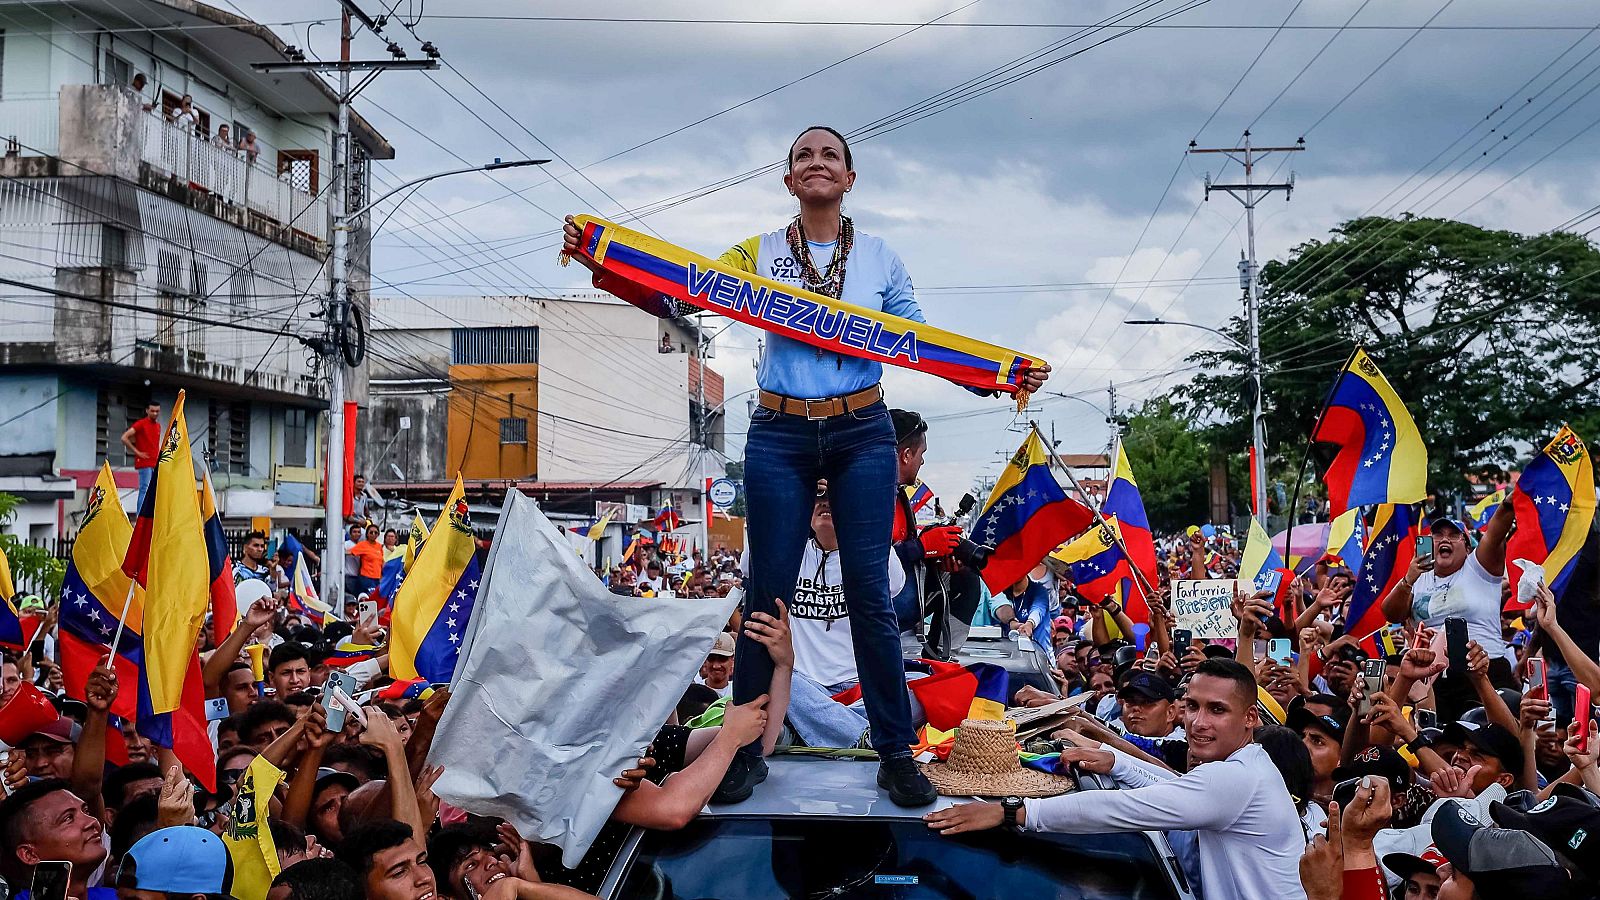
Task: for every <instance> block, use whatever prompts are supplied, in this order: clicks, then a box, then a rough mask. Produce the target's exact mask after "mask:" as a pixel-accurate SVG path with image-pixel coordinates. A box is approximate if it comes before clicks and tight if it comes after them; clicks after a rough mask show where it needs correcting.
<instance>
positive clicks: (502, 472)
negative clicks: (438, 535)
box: [358, 292, 725, 557]
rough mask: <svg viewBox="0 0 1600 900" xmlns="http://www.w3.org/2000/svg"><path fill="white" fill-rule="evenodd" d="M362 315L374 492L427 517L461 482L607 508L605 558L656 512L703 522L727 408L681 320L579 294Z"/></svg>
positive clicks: (364, 433)
mask: <svg viewBox="0 0 1600 900" xmlns="http://www.w3.org/2000/svg"><path fill="white" fill-rule="evenodd" d="M372 321H373V330H372V339H371V350H370V357H369V359H370V362H369V368H370V372H369V378H370V385H371V392H370V409H369V410H366V411H364V412H363V413H362V417H363V418H362V421H361V423H360V425H359V427H358V431H359V434H360V436H361V437H360V440H359V441H358V447H360V448H361V450H360V455H359V456H358V469H359V470H361V471H364V472H366V473H367V474H368V476H369V478H370V479H371V481H372V483H373V484H374V485H376V487H377V488H378V489H379V490H380V491H381V492H383V493H384V494H385V495H396V496H399V497H402V498H404V499H405V500H408V501H415V502H418V503H420V504H421V505H423V507H424V508H430V506H429V504H433V507H432V508H436V505H437V503H438V502H439V501H441V500H442V499H443V497H444V495H445V493H447V492H448V491H449V489H450V487H451V486H452V485H453V484H454V481H455V477H456V474H457V472H459V473H460V474H461V476H462V478H463V479H464V480H465V482H466V483H467V485H468V494H469V498H470V499H471V500H472V502H473V503H474V504H477V503H483V504H485V506H486V508H489V509H497V508H498V505H499V502H500V498H501V496H502V495H503V492H504V490H505V488H506V487H508V486H510V485H516V486H518V487H521V488H522V489H523V490H525V491H528V492H529V493H531V494H533V495H535V496H537V497H538V498H539V499H540V500H541V502H542V503H543V504H544V507H545V510H546V512H547V513H548V514H550V515H551V516H552V518H555V519H557V521H566V522H569V523H572V524H577V523H580V522H588V521H592V520H593V519H595V518H597V517H598V515H600V514H601V513H597V510H599V509H610V510H613V511H614V513H615V514H614V515H613V521H614V522H616V525H615V526H613V528H612V530H611V532H610V533H609V536H608V537H607V539H606V542H605V543H604V544H603V547H602V550H603V549H604V548H605V547H610V545H611V543H612V542H620V540H621V537H622V535H623V526H624V523H629V524H632V523H636V522H638V521H639V520H640V519H642V518H653V517H654V515H655V513H656V512H658V511H659V510H660V508H661V507H662V506H664V505H669V504H670V505H673V506H675V507H677V508H678V510H679V512H680V514H681V515H682V516H683V518H684V520H685V521H687V522H691V523H697V522H700V521H702V520H703V518H704V516H703V515H702V513H701V512H700V511H701V510H702V509H703V508H704V498H703V492H704V479H705V478H706V477H707V476H710V477H713V478H715V477H720V476H721V475H722V474H723V472H724V468H723V464H722V456H721V452H722V449H723V439H722V431H723V429H722V422H723V418H724V417H723V410H722V405H723V402H724V399H725V398H724V396H723V379H722V376H721V375H719V374H717V372H716V371H715V370H713V369H711V368H710V367H709V366H703V365H702V362H703V361H702V359H701V358H700V353H699V352H698V351H697V350H696V348H697V346H698V343H699V341H700V339H701V335H700V331H699V329H698V327H697V326H696V325H695V323H694V322H693V321H692V320H690V319H675V320H662V319H657V318H655V317H654V316H651V315H648V314H646V313H644V312H642V311H640V310H638V309H636V308H634V307H633V306H630V305H628V304H627V303H624V302H622V301H621V300H618V299H616V298H615V297H612V296H611V295H609V294H605V293H601V292H586V293H582V294H574V295H568V296H562V297H556V298H535V297H424V298H415V299H413V298H409V297H374V298H373V300H372ZM702 373H703V378H702ZM702 389H703V392H704V393H703V405H702ZM702 413H703V414H704V415H703V416H702ZM702 418H704V421H705V424H704V429H703V430H704V435H702V424H701V423H702ZM597 504H606V505H604V506H597ZM696 532H697V529H696V528H695V527H691V528H689V529H687V530H686V532H685V533H687V534H691V535H692V534H695V533H696ZM611 549H613V550H614V551H620V549H621V546H620V543H619V544H617V546H615V547H612V548H611ZM601 556H602V557H603V553H602V554H601Z"/></svg>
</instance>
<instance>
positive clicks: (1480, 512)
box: [1467, 488, 1510, 528]
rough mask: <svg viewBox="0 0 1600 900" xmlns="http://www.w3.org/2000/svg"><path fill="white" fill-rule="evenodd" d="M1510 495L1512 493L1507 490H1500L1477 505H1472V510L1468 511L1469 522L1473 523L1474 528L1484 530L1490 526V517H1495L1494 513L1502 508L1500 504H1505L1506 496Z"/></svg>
mask: <svg viewBox="0 0 1600 900" xmlns="http://www.w3.org/2000/svg"><path fill="white" fill-rule="evenodd" d="M1509 493H1510V491H1508V490H1507V489H1506V488H1500V489H1499V490H1497V491H1495V492H1494V493H1492V494H1490V495H1488V496H1487V497H1484V498H1483V499H1482V500H1479V501H1478V502H1477V503H1474V504H1472V506H1471V508H1469V509H1468V510H1467V520H1468V521H1470V522H1471V523H1472V527H1474V528H1482V527H1483V526H1485V525H1488V524H1489V517H1490V516H1493V515H1494V511H1495V510H1497V509H1499V508H1500V504H1501V503H1504V502H1505V499H1506V495H1507V494H1509Z"/></svg>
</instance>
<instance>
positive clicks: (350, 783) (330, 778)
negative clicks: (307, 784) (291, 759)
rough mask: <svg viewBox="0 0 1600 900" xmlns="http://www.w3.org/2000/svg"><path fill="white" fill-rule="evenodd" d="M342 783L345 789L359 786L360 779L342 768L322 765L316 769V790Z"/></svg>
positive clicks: (353, 788)
mask: <svg viewBox="0 0 1600 900" xmlns="http://www.w3.org/2000/svg"><path fill="white" fill-rule="evenodd" d="M335 784H342V785H344V786H345V788H346V789H347V790H352V791H353V790H355V789H356V788H358V787H361V779H359V778H357V777H356V776H354V775H351V774H350V773H349V772H346V771H344V770H342V769H331V768H329V767H327V766H323V767H321V768H319V769H317V782H316V785H315V787H316V790H318V791H320V790H322V789H323V788H324V787H327V786H329V785H335Z"/></svg>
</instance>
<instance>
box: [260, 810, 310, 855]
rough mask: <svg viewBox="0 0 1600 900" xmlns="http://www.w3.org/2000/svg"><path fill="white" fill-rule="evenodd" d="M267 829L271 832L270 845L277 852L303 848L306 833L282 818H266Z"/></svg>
mask: <svg viewBox="0 0 1600 900" xmlns="http://www.w3.org/2000/svg"><path fill="white" fill-rule="evenodd" d="M267 829H268V830H270V831H271V832H272V845H273V846H274V847H277V848H278V852H280V853H282V852H284V851H285V850H287V851H290V852H293V851H295V850H304V849H305V846H306V833H305V832H304V831H301V830H300V829H299V828H298V827H296V826H294V825H291V824H289V823H288V822H285V821H284V820H282V819H275V818H270V817H269V818H268V819H267Z"/></svg>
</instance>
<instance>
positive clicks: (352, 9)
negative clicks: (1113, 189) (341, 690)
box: [250, 0, 439, 612]
mask: <svg viewBox="0 0 1600 900" xmlns="http://www.w3.org/2000/svg"><path fill="white" fill-rule="evenodd" d="M339 5H340V6H341V7H342V8H343V9H342V12H341V15H340V17H339V18H340V22H339V59H338V61H337V62H332V61H330V62H321V61H307V60H306V59H305V56H304V54H301V53H295V54H292V55H291V58H290V59H288V60H285V61H282V62H259V63H251V64H250V68H252V69H255V70H256V71H258V72H330V71H331V72H337V73H338V76H339V117H338V127H337V129H336V130H335V132H334V135H333V172H332V176H333V184H332V192H333V197H332V202H331V203H330V204H329V208H328V211H329V213H330V214H331V215H332V217H333V229H332V230H333V235H332V239H331V242H330V246H329V257H328V302H327V304H326V305H325V306H324V309H323V315H324V321H325V322H326V323H327V329H328V330H327V336H326V337H325V338H323V339H322V340H321V342H320V345H321V350H322V355H323V357H324V360H325V362H326V363H327V366H328V444H327V448H328V449H327V468H326V470H325V471H326V473H327V480H326V484H325V485H324V488H323V498H322V499H323V506H322V515H323V525H322V528H323V531H325V532H326V533H327V545H326V546H324V547H323V553H322V584H321V585H320V588H321V591H322V597H323V600H324V602H326V603H327V604H328V605H329V606H331V607H333V608H334V609H335V610H339V611H341V612H342V610H343V609H344V604H343V603H341V602H339V598H341V597H342V596H343V594H344V584H343V579H342V575H343V573H344V564H343V562H342V560H343V558H344V553H343V546H344V536H343V535H344V503H343V501H344V484H345V480H346V479H347V478H348V477H349V473H347V472H345V470H344V453H343V445H344V429H345V424H344V394H345V368H346V366H348V367H350V368H354V367H356V366H359V365H361V363H362V361H363V360H364V359H365V358H366V335H365V329H364V328H363V327H362V323H361V321H360V317H359V313H357V314H355V315H353V314H352V309H351V305H350V275H349V268H350V228H351V220H352V219H355V218H357V216H356V215H352V214H351V212H350V103H351V101H353V100H354V99H355V98H356V95H358V94H360V93H361V91H362V89H363V88H365V87H366V86H367V85H369V84H371V83H372V81H373V79H375V78H377V76H378V75H379V74H380V73H382V72H384V71H386V70H389V69H437V68H439V51H438V49H437V48H435V47H434V46H433V44H432V43H431V42H429V43H425V44H424V45H423V46H422V50H423V52H424V53H425V54H426V55H427V58H426V59H406V58H405V51H404V50H402V49H401V48H400V45H399V44H396V43H395V42H394V41H389V42H388V44H389V47H388V49H389V53H390V56H391V57H392V58H390V59H370V60H352V59H351V58H350V40H351V38H352V37H353V36H354V35H353V34H352V33H351V28H350V19H351V17H354V18H356V19H357V20H359V21H360V22H361V24H362V25H363V26H365V27H366V28H367V29H368V30H369V31H371V32H372V33H373V34H375V35H378V36H379V37H382V36H383V24H384V19H383V18H382V17H380V18H379V19H377V20H374V19H373V18H372V17H371V16H369V15H367V14H366V13H365V12H363V11H362V9H361V7H359V6H358V5H357V4H356V3H355V0H339ZM353 71H362V72H366V73H367V75H366V76H365V77H364V78H362V80H361V83H360V84H358V85H356V86H355V87H354V88H352V87H351V86H350V73H351V72H353ZM365 199H366V198H365V197H363V200H365ZM371 205H372V204H370V203H367V204H366V205H364V206H363V207H362V208H361V210H359V212H365V211H366V210H367V209H368V208H370V207H371Z"/></svg>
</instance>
